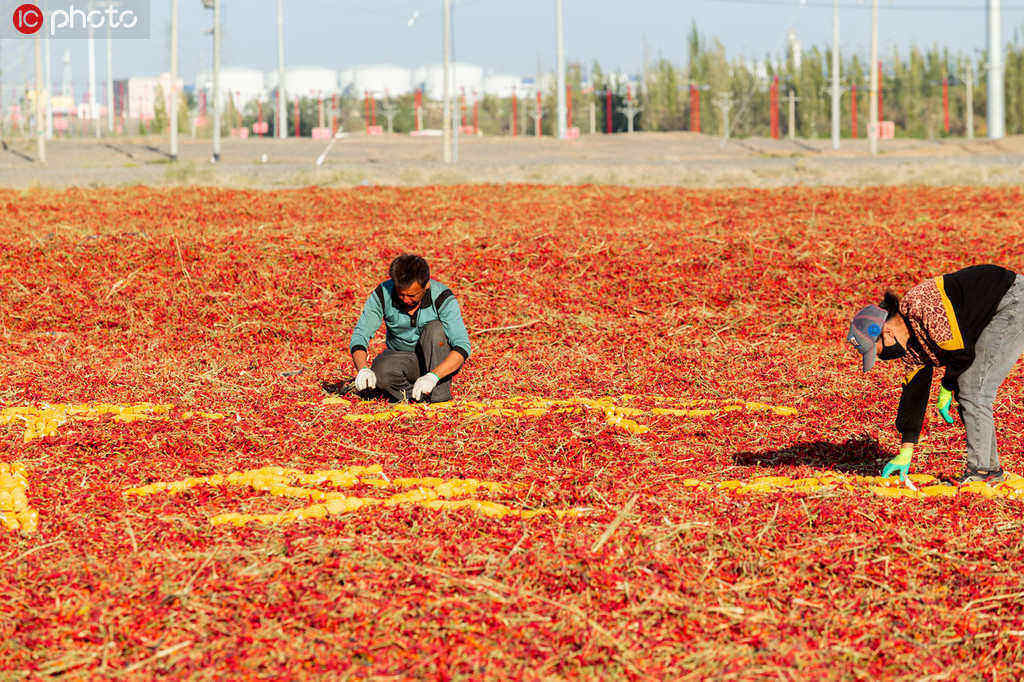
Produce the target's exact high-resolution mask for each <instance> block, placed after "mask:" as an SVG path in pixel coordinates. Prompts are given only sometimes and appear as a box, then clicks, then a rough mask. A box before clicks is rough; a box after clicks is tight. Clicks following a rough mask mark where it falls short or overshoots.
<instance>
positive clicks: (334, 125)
mask: <svg viewBox="0 0 1024 682" xmlns="http://www.w3.org/2000/svg"><path fill="white" fill-rule="evenodd" d="M337 112H338V95H337V94H335V95H334V97H332V98H331V135H337V134H338V113H337Z"/></svg>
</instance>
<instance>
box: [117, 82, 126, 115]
mask: <svg viewBox="0 0 1024 682" xmlns="http://www.w3.org/2000/svg"><path fill="white" fill-rule="evenodd" d="M117 89H118V91H119V92H120V93H121V97H120V99H121V125H124V121H125V119H126V118H128V107H126V106H125V101H124V83H118V85H117Z"/></svg>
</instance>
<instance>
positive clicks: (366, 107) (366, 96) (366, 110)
mask: <svg viewBox="0 0 1024 682" xmlns="http://www.w3.org/2000/svg"><path fill="white" fill-rule="evenodd" d="M363 120H364V121H366V133H367V134H369V133H370V93H369V92H367V91H366V90H363Z"/></svg>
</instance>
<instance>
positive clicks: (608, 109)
mask: <svg viewBox="0 0 1024 682" xmlns="http://www.w3.org/2000/svg"><path fill="white" fill-rule="evenodd" d="M604 131H605V132H606V133H608V134H609V135H611V132H612V91H611V90H605V91H604Z"/></svg>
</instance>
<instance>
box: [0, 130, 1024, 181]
mask: <svg viewBox="0 0 1024 682" xmlns="http://www.w3.org/2000/svg"><path fill="white" fill-rule="evenodd" d="M325 147H326V143H325V142H324V141H321V140H316V141H314V140H311V139H308V138H304V139H289V140H273V139H258V138H257V139H247V140H241V139H233V138H232V139H224V140H223V141H222V148H221V160H220V162H219V163H217V164H212V163H211V162H210V156H211V150H212V142H211V141H210V140H203V139H199V140H192V139H190V138H188V137H187V136H186V137H185V138H184V139H182V141H181V154H180V160H179V161H178V162H177V163H171V162H170V160H169V158H168V155H167V153H166V150H167V148H168V145H167V140H166V138H156V137H152V138H143V137H134V138H111V139H110V140H109V141H107V140H83V139H63V140H51V141H49V142H48V144H47V163H46V164H40V163H38V162H37V161H36V160H35V156H36V147H35V143H34V141H32V140H28V139H24V138H17V139H10V140H7V141H5V142H4V144H3V151H0V186H6V187H16V188H24V187H31V186H46V187H66V186H105V185H134V184H146V185H179V184H180V185H186V184H202V185H220V186H229V187H246V188H287V187H303V186H309V185H318V186H331V187H346V186H353V185H360V184H387V185H423V184H461V183H494V182H525V183H554V184H581V183H582V184H586V183H601V184H619V185H634V186H643V185H648V186H649V185H670V186H685V187H733V186H750V187H778V186H786V185H847V186H863V185H896V184H927V185H1006V184H1019V183H1021V182H1024V137H1019V136H1018V137H1011V138H1005V139H1002V140H987V139H978V140H963V139H944V140H909V139H908V140H886V141H883V142H882V143H881V144H880V148H879V154H878V156H877V157H874V158H872V157H871V155H870V153H869V149H868V143H867V140H864V139H858V140H849V139H847V140H843V141H842V145H841V148H840V149H839V150H833V149H832V148H831V141H830V140H827V139H817V140H799V139H798V140H788V139H782V140H772V139H769V138H746V139H731V140H728V141H727V142H724V143H723V141H722V140H721V138H713V137H709V136H707V135H701V134H695V133H682V132H680V133H637V134H634V135H625V134H621V135H614V136H606V135H594V136H589V135H588V136H584V137H583V138H581V139H579V140H575V141H559V140H555V139H552V138H541V139H537V138H534V137H517V138H508V137H493V138H483V137H467V136H463V137H461V138H460V140H459V146H458V159H457V162H455V163H453V164H445V163H443V162H442V160H441V139H440V138H439V137H409V136H405V135H402V136H399V135H394V136H387V135H385V136H367V135H364V134H362V133H359V134H353V135H351V136H348V137H345V138H342V139H338V140H337V141H336V142H335V144H334V146H333V148H332V149H331V151H330V153H329V154H328V156H327V158H326V161H325V163H324V164H323V165H322V166H320V167H317V166H316V165H315V160H316V159H317V157H318V156H319V155H320V154H321V153H322V152H323V151H324V149H325ZM264 154H265V155H266V161H265V162H264V161H262V156H263V155H264Z"/></svg>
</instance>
